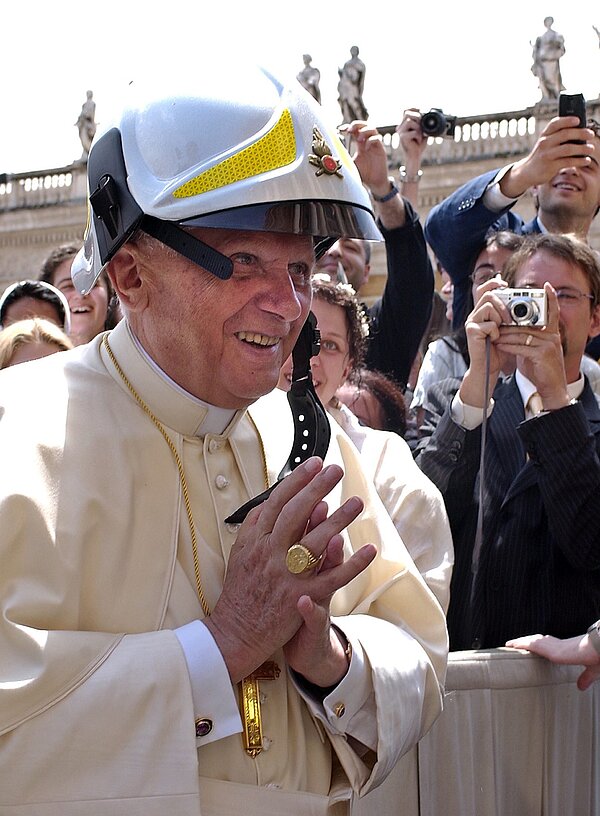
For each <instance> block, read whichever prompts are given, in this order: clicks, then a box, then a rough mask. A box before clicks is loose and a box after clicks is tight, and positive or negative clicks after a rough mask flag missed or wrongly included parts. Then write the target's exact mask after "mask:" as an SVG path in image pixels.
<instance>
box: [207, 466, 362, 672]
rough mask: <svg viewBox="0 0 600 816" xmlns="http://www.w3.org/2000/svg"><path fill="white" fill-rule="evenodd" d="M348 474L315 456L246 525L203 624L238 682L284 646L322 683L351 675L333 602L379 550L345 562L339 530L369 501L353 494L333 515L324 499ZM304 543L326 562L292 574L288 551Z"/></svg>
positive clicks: (292, 661)
mask: <svg viewBox="0 0 600 816" xmlns="http://www.w3.org/2000/svg"><path fill="white" fill-rule="evenodd" d="M342 476H343V471H342V469H341V468H340V467H338V466H337V465H329V466H328V467H323V463H322V461H321V460H320V459H318V458H316V457H313V458H311V459H309V460H307V461H306V462H305V463H304V464H302V465H300V466H299V467H298V468H296V470H294V471H293V472H292V473H291V474H290V475H289V476H287V477H286V478H285V479H284V480H283V481H282V482H281V484H280V485H278V486H277V488H276V489H275V490H274V491H273V492H272V494H271V496H270V497H269V498H268V499H267V501H266V502H264V504H262V505H261V506H260V507H257V508H255V509H254V510H253V511H252V512H251V513H249V515H248V517H247V518H246V520H245V521H244V523H243V524H242V526H241V527H240V531H239V534H238V537H237V539H236V542H235V544H234V545H233V547H232V550H231V554H230V557H229V562H228V565H227V572H226V575H225V581H224V585H223V590H222V592H221V595H220V597H219V600H218V601H217V604H216V606H215V609H214V610H213V612H212V614H211V615H210V617H209V618H207V619H206V620H205V623H206V625H207V626H208V628H209V629H210V631H211V633H212V635H213V637H214V638H215V641H216V643H217V645H218V647H219V649H220V650H221V653H222V655H223V658H224V660H225V663H226V665H227V668H228V670H229V674H230V676H231V679H232V681H233V682H234V683H235V682H238V681H239V680H241V679H242V678H243V677H246V676H247V675H248V674H250V673H251V672H252V671H254V670H255V669H256V668H257V667H258V666H260V665H261V664H262V663H263V662H264V660H266V659H267V658H269V657H271V656H272V655H273V653H274V652H275V651H276V650H277V649H279V648H281V647H283V648H284V650H285V654H286V659H287V662H288V664H289V666H290V667H291V668H293V669H294V670H296V671H297V672H299V673H300V674H302V675H303V676H304V677H305V678H306V679H307V680H309V681H310V682H312V683H315V684H316V685H320V686H329V685H334V684H335V683H337V682H339V680H340V679H341V678H342V677H343V676H344V674H345V673H346V671H347V660H346V656H345V655H344V650H343V646H342V644H341V642H340V640H339V638H338V636H337V635H336V634H335V631H334V630H333V629H332V627H331V621H330V616H329V605H330V601H331V597H332V595H333V593H334V592H335V591H336V590H338V589H340V588H342V587H343V586H345V585H346V584H348V583H350V581H352V580H353V579H354V578H355V577H356V576H357V575H359V574H360V573H361V572H362V571H363V570H364V569H366V567H367V566H368V565H369V564H370V563H371V561H372V560H373V558H374V557H375V555H376V548H375V546H374V545H372V544H366V545H364V546H363V547H361V549H359V550H358V551H357V552H355V553H354V554H353V555H352V556H351V557H350V558H348V559H347V560H344V553H343V537H342V535H341V532H342V530H344V529H345V528H346V527H347V526H348V525H349V524H350V523H351V522H352V521H354V520H355V519H356V518H357V516H358V515H359V514H360V512H361V511H362V509H363V502H362V501H361V500H360V499H359V498H358V497H352V498H350V499H348V500H347V501H345V502H344V504H342V505H341V507H339V508H338V509H337V510H335V511H334V512H333V513H331V514H329V512H328V507H327V504H326V503H325V502H324V498H325V496H327V495H328V493H330V492H331V490H332V489H333V488H334V487H335V485H336V484H337V483H338V482H339V481H340V479H341V478H342ZM299 541H300V542H301V543H302V544H303V545H304V546H305V547H307V548H308V549H309V550H310V551H311V552H312V553H313V555H315V556H316V557H319V556H322V560H321V561H320V563H319V565H318V567H316V568H313V569H311V570H308V571H306V572H303V573H301V574H300V575H294V574H292V573H291V572H290V571H289V570H288V568H287V566H286V554H287V551H288V549H289V547H290V546H291V545H292V544H295V543H296V542H299Z"/></svg>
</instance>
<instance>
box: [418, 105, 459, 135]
mask: <svg viewBox="0 0 600 816" xmlns="http://www.w3.org/2000/svg"><path fill="white" fill-rule="evenodd" d="M456 118H457V117H456V116H448V114H447V113H444V111H443V110H442V109H441V108H432V109H431V110H430V111H427V113H423V114H422V115H421V130H422V131H423V133H424V134H425V135H426V136H454V128H455V127H456Z"/></svg>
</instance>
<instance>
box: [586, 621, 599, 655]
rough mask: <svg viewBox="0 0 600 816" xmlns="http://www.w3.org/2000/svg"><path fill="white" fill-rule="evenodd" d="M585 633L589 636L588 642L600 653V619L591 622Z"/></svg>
mask: <svg viewBox="0 0 600 816" xmlns="http://www.w3.org/2000/svg"><path fill="white" fill-rule="evenodd" d="M587 633H588V635H589V636H590V643H591V644H592V646H593V647H594V649H595V650H596V651H597V652H598V654H600V620H597V621H596V623H592V625H591V626H590V628H589V629H588V630H587Z"/></svg>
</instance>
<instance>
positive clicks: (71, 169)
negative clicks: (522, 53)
mask: <svg viewBox="0 0 600 816" xmlns="http://www.w3.org/2000/svg"><path fill="white" fill-rule="evenodd" d="M587 108H588V115H589V116H591V117H593V118H595V119H596V120H597V121H600V98H598V99H595V100H591V101H588V103H587ZM554 115H555V105H542V104H538V105H536V106H534V107H532V108H527V109H525V110H521V111H511V112H507V113H495V114H489V115H480V116H471V117H464V118H459V119H457V123H456V132H455V135H454V137H453V138H443V139H442V138H437V139H430V144H429V146H428V148H427V150H426V151H425V154H424V158H423V177H422V180H421V184H420V193H419V207H418V210H419V213H420V215H421V218H422V219H423V220H424V218H425V216H426V215H427V213H428V212H429V210H430V209H431V208H432V207H433V206H434V205H435V204H437V203H438V202H439V201H441V200H442V199H444V198H445V197H446V196H447V195H448V194H449V193H451V192H452V191H453V190H455V189H456V188H457V187H458V186H460V185H461V184H463V183H464V182H465V181H468V180H469V179H470V178H473V177H474V176H476V175H479V174H480V173H483V172H485V171H487V170H491V169H493V168H495V167H501V166H503V165H504V164H508V163H509V162H511V161H515V160H517V159H519V158H521V157H523V156H525V155H526V154H527V153H528V152H529V151H530V150H531V148H532V146H533V144H534V143H535V140H536V139H537V136H538V134H539V132H540V131H541V130H542V129H543V128H544V126H545V125H546V123H547V122H548V121H549V119H551V118H552V116H554ZM379 130H380V132H381V133H382V134H383V136H384V142H385V145H386V148H387V151H388V157H389V166H390V173H391V175H397V169H398V167H399V166H401V165H402V164H403V158H402V154H401V150H400V147H399V140H398V136H397V134H396V133H395V126H394V125H390V126H384V127H380V128H379ZM85 170H86V165H85V163H84V162H76V163H74V164H72V165H70V166H68V167H61V168H56V169H50V170H43V171H39V172H32V173H19V174H14V175H4V176H2V175H0V292H1V291H2V290H3V289H4V287H5V286H7V285H8V284H9V283H12V282H13V281H16V280H20V279H22V278H26V277H37V274H38V272H39V270H40V266H41V264H42V262H43V260H44V258H45V257H46V256H47V255H48V253H49V252H50V251H51V250H52V249H53V248H54V247H56V246H58V245H59V244H61V243H66V242H71V241H81V239H82V236H83V231H84V228H85V223H86V217H87V208H86V179H85ZM515 209H516V211H518V212H519V213H520V214H521V215H522V216H523V217H524V218H526V219H528V218H531V217H533V215H534V205H533V200H532V198H531V196H529V195H525V196H524V197H523V198H522V199H521V200H520V201H519V202H518V204H517V206H516V207H515ZM590 243H591V245H592V246H593V247H594V248H595V249H597V250H600V217H599V218H597V219H596V221H595V223H594V225H593V227H592V230H591V233H590ZM385 269H386V264H385V250H384V248H383V245H375V246H374V249H373V255H372V275H371V279H370V281H369V287H368V289H367V291H366V292H364V293H361V294H364V296H365V297H366V299H367V300H370V299H372V298H374V297H376V296H377V295H378V294H379V292H380V291H381V289H382V287H383V282H384V280H385Z"/></svg>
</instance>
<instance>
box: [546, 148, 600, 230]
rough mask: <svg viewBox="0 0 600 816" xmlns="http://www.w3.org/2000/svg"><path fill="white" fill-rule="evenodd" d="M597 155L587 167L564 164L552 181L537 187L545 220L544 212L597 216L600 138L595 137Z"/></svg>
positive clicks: (599, 200) (599, 186)
mask: <svg viewBox="0 0 600 816" xmlns="http://www.w3.org/2000/svg"><path fill="white" fill-rule="evenodd" d="M594 144H595V146H596V158H593V159H592V161H591V163H590V164H589V165H586V166H585V167H563V169H562V170H560V172H558V173H557V174H556V175H555V176H554V177H553V178H552V179H550V181H549V182H547V183H546V184H540V185H539V186H538V187H537V188H535V192H536V193H537V196H538V203H539V212H540V217H541V219H542V221H544V213H545V212H546V213H549V214H552V215H556V216H560V215H561V213H563V212H568V213H569V214H570V215H572V216H575V217H580V218H589V219H590V220H591V219H592V218H593V217H594V215H595V213H596V210H597V209H598V207H599V206H600V164H599V160H600V138H599V137H595V138H594Z"/></svg>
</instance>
